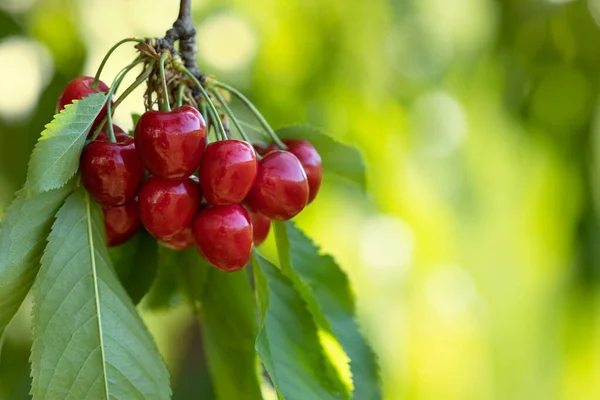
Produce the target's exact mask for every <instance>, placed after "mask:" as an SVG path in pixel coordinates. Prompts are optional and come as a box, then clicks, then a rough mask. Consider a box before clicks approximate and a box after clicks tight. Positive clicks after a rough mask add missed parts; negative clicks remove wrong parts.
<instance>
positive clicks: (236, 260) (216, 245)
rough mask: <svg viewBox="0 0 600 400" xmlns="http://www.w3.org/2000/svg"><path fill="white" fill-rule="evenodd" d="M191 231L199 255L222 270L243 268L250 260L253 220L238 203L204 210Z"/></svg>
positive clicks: (229, 270) (199, 214)
mask: <svg viewBox="0 0 600 400" xmlns="http://www.w3.org/2000/svg"><path fill="white" fill-rule="evenodd" d="M192 232H193V233H194V238H195V239H196V247H197V248H198V251H199V252H200V254H201V255H202V256H203V257H204V258H205V259H206V260H207V261H208V262H209V263H211V264H212V265H214V266H215V267H217V268H219V269H221V270H223V271H228V272H231V271H237V270H239V269H242V268H244V266H245V265H246V264H247V263H248V261H249V260H250V253H251V252H252V223H251V222H250V217H249V216H248V213H247V212H246V210H244V208H243V207H242V206H240V205H239V204H233V205H228V206H216V207H208V208H205V209H203V210H201V211H200V212H199V213H198V216H197V217H196V219H195V220H194V224H193V225H192Z"/></svg>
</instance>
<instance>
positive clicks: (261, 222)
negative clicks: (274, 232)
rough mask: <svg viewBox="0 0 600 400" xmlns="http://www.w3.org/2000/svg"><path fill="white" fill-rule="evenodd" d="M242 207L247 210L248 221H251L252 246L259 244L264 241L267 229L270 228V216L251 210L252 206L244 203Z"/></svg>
mask: <svg viewBox="0 0 600 400" xmlns="http://www.w3.org/2000/svg"><path fill="white" fill-rule="evenodd" d="M244 208H245V209H246V211H248V216H249V217H250V222H252V241H253V242H254V246H257V247H258V246H260V245H261V244H262V242H264V241H265V239H266V238H267V235H268V234H269V230H270V229H271V218H269V217H267V216H264V215H263V214H261V213H259V212H257V211H254V210H252V207H250V206H249V205H247V204H245V205H244Z"/></svg>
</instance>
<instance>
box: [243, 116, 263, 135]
mask: <svg viewBox="0 0 600 400" xmlns="http://www.w3.org/2000/svg"><path fill="white" fill-rule="evenodd" d="M238 122H239V123H240V125H243V126H245V127H246V128H250V129H252V130H253V131H255V132H259V133H260V132H262V129H261V128H260V127H259V126H256V125H252V124H249V123H248V122H246V121H242V120H241V119H240V120H239V121H238Z"/></svg>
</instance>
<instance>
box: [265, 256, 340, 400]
mask: <svg viewBox="0 0 600 400" xmlns="http://www.w3.org/2000/svg"><path fill="white" fill-rule="evenodd" d="M253 263H254V271H255V282H256V291H257V296H258V303H259V307H260V309H261V314H262V315H263V318H262V324H261V329H260V332H259V334H258V338H257V341H256V350H257V351H258V354H259V356H260V358H261V360H262V362H263V364H264V365H265V369H266V370H267V373H268V374H269V376H270V377H271V380H272V381H273V384H274V385H275V388H276V389H277V390H278V391H279V392H280V393H281V395H282V396H283V397H284V398H285V399H287V400H295V399H297V400H306V399H319V400H324V399H344V398H348V397H347V395H345V392H346V390H345V388H344V387H343V384H342V382H341V381H340V378H339V376H338V375H337V374H336V373H335V371H334V368H333V366H332V365H331V362H330V360H329V359H328V358H327V357H326V355H325V353H324V350H323V347H322V345H321V342H320V340H319V335H318V330H317V326H316V325H315V322H314V321H313V318H312V316H311V315H310V313H309V311H308V310H307V308H306V303H305V302H304V300H303V299H302V297H301V296H300V295H299V294H298V293H297V292H296V290H295V289H294V286H293V284H292V282H291V281H290V280H289V279H287V278H286V277H285V276H283V274H282V273H281V271H279V270H278V269H277V268H276V267H274V266H273V265H272V264H271V263H269V262H268V261H267V260H265V259H264V258H262V257H261V256H259V255H255V256H254V257H253ZM267 286H268V287H267Z"/></svg>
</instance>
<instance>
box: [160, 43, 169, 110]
mask: <svg viewBox="0 0 600 400" xmlns="http://www.w3.org/2000/svg"><path fill="white" fill-rule="evenodd" d="M168 56H169V52H168V51H163V53H162V54H161V56H160V61H159V62H160V64H159V70H160V80H161V81H162V92H163V93H162V100H163V101H162V103H161V106H162V107H161V108H162V109H163V110H162V111H171V103H170V101H169V88H168V87H167V79H166V78H165V60H166V59H167V57H168Z"/></svg>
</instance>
